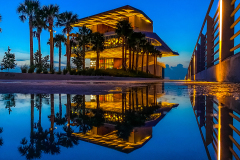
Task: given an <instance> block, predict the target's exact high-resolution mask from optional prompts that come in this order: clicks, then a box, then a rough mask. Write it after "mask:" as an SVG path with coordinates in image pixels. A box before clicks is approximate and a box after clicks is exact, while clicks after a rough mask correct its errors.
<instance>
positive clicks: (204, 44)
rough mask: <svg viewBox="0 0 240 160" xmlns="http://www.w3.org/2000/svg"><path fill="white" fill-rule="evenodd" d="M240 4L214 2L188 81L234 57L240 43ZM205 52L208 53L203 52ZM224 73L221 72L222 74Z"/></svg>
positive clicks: (222, 0)
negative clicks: (238, 41) (237, 39)
mask: <svg viewBox="0 0 240 160" xmlns="http://www.w3.org/2000/svg"><path fill="white" fill-rule="evenodd" d="M239 9H240V2H239V0H211V2H210V5H209V8H208V10H207V13H206V16H205V19H204V21H203V24H202V28H201V30H200V33H199V36H198V39H197V43H196V45H195V47H194V50H193V54H192V56H191V59H190V63H189V66H188V72H187V74H186V79H189V80H196V74H197V73H199V72H202V71H203V70H207V69H208V68H210V67H212V66H214V65H217V64H219V63H221V62H222V61H224V60H225V59H227V58H228V57H230V56H232V55H234V53H236V50H238V49H240V43H237V44H236V45H234V44H235V43H236V42H237V41H236V38H239V37H240V36H239V35H240V29H239V27H237V25H238V24H239V22H240V16H238V12H239ZM235 17H237V18H235ZM203 48H204V49H203ZM220 72H221V71H220Z"/></svg>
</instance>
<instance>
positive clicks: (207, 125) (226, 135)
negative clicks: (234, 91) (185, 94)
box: [190, 94, 240, 160]
mask: <svg viewBox="0 0 240 160" xmlns="http://www.w3.org/2000/svg"><path fill="white" fill-rule="evenodd" d="M190 100H191V102H192V105H193V110H194V114H195V116H196V120H197V124H198V127H199V130H200V134H201V137H202V140H203V143H204V147H205V149H206V153H207V156H208V159H215V157H214V155H215V156H217V157H218V159H219V160H220V159H221V160H225V159H239V156H240V145H239V141H240V138H239V136H240V131H239V130H238V129H237V128H239V122H240V118H239V113H240V112H239V109H238V107H239V104H240V102H239V101H236V100H234V99H233V98H229V97H221V98H215V97H213V96H203V95H201V96H196V95H195V94H194V95H193V96H192V97H190ZM234 104H235V105H236V106H234ZM211 150H214V151H215V154H214V155H213V154H212V153H211Z"/></svg>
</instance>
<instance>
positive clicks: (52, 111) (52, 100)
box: [50, 94, 54, 133]
mask: <svg viewBox="0 0 240 160" xmlns="http://www.w3.org/2000/svg"><path fill="white" fill-rule="evenodd" d="M50 98H51V132H52V133H53V128H54V94H51V97H50Z"/></svg>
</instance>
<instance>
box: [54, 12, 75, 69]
mask: <svg viewBox="0 0 240 160" xmlns="http://www.w3.org/2000/svg"><path fill="white" fill-rule="evenodd" d="M77 21H78V15H77V14H73V13H72V12H67V11H66V12H63V13H61V14H59V15H58V17H57V23H56V26H59V27H64V28H63V33H67V45H66V55H67V67H68V68H69V67H70V57H71V54H70V50H71V47H70V39H69V34H70V32H71V31H72V29H73V27H72V26H71V25H72V24H74V23H76V22H77Z"/></svg>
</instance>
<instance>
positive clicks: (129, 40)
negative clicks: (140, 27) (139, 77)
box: [127, 31, 135, 70]
mask: <svg viewBox="0 0 240 160" xmlns="http://www.w3.org/2000/svg"><path fill="white" fill-rule="evenodd" d="M133 33H134V32H133V31H132V33H131V34H130V36H129V37H128V38H127V45H128V51H129V61H128V62H129V65H128V68H129V70H131V69H132V50H133V48H134V46H135V44H134V43H135V39H134V37H133V36H132V35H133Z"/></svg>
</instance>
